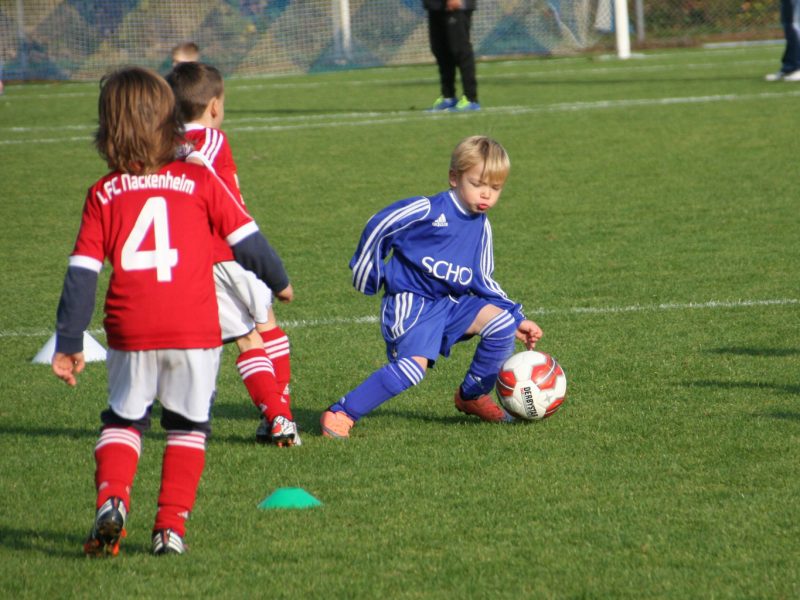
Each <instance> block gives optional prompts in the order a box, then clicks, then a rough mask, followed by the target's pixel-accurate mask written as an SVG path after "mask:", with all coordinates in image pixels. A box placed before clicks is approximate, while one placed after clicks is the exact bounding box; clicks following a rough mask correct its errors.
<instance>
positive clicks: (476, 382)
mask: <svg viewBox="0 0 800 600" xmlns="http://www.w3.org/2000/svg"><path fill="white" fill-rule="evenodd" d="M516 330H517V324H516V323H515V322H514V317H512V316H511V314H510V313H509V312H508V311H505V310H504V311H503V312H501V313H500V314H498V315H497V316H496V317H495V318H493V319H492V320H491V321H489V322H488V323H487V324H486V325H484V327H483V329H481V330H480V332H478V335H480V336H481V341H480V342H478V347H477V348H476V349H475V355H474V356H473V358H472V364H471V365H470V366H469V371H467V375H466V377H464V382H463V383H462V384H461V397H462V398H464V399H467V400H469V399H473V398H477V397H478V396H482V395H483V394H488V393H489V392H491V391H492V388H494V384H495V382H496V381H497V373H498V372H499V371H500V367H501V366H503V362H505V360H506V359H507V358H508V357H509V356H511V353H512V352H514V333H515V332H516Z"/></svg>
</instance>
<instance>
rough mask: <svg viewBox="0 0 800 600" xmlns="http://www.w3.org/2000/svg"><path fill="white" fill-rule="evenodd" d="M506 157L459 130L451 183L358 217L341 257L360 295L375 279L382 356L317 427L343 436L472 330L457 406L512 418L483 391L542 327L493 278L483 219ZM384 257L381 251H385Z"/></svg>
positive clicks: (491, 417)
mask: <svg viewBox="0 0 800 600" xmlns="http://www.w3.org/2000/svg"><path fill="white" fill-rule="evenodd" d="M510 168H511V162H510V160H509V158H508V154H507V153H506V151H505V149H504V148H503V147H502V146H501V145H500V144H499V143H497V142H496V141H494V140H493V139H491V138H488V137H485V136H472V137H469V138H466V139H464V140H462V141H461V142H460V143H459V144H458V145H457V146H456V148H455V150H454V151H453V154H452V157H451V159H450V172H449V179H450V189H449V190H447V191H444V192H441V193H439V194H436V195H434V196H431V197H425V196H417V197H414V198H408V199H406V200H400V201H398V202H395V203H393V204H391V205H389V206H387V207H386V208H384V209H383V210H381V211H379V212H378V213H376V214H375V215H373V216H372V217H371V218H370V219H369V221H368V222H367V226H366V227H365V229H364V231H363V233H362V234H361V239H360V241H359V243H358V248H357V249H356V253H355V255H354V256H353V258H352V259H351V260H350V268H351V269H352V271H353V285H354V286H355V288H356V289H357V290H358V291H360V292H362V293H364V294H367V295H372V294H375V293H377V292H378V290H379V289H380V288H381V287H383V290H384V296H383V300H382V302H381V331H382V333H383V337H384V339H385V341H386V354H387V357H388V359H389V362H388V364H386V365H384V366H383V367H381V368H380V369H378V370H377V371H375V372H374V373H372V375H370V376H369V377H367V379H366V380H364V382H363V383H361V385H359V386H358V387H356V388H355V389H354V390H352V391H350V392H348V393H347V394H345V395H344V396H343V397H342V398H340V399H339V401H338V402H336V403H334V404H333V405H331V406H330V407H328V409H327V410H326V411H325V412H324V413H323V414H322V418H321V424H322V433H323V435H325V436H328V437H334V438H347V437H349V436H350V429H352V427H353V425H355V423H356V422H357V421H358V420H359V419H360V418H361V417H363V416H364V415H366V414H368V413H369V412H371V411H373V410H374V409H376V408H377V407H378V406H380V405H381V404H382V403H384V402H386V401H387V400H389V399H390V398H393V397H394V396H397V395H398V394H400V393H401V392H403V391H405V390H407V389H408V388H410V387H411V386H413V385H416V384H418V383H419V382H420V381H422V378H423V377H424V376H425V372H426V370H427V369H428V367H429V366H433V364H434V362H435V361H436V359H437V358H438V357H439V355H440V354H441V355H442V356H445V357H446V356H449V354H450V349H451V348H452V347H453V345H454V344H456V343H457V342H460V341H464V340H467V339H470V338H472V337H473V336H475V335H478V336H480V341H479V342H478V345H477V347H476V349H475V355H474V357H473V359H472V364H471V365H470V367H469V370H468V371H467V374H466V376H465V377H464V381H463V382H462V383H461V385H460V386H459V387H458V388H457V389H456V392H455V397H454V402H455V405H456V408H457V409H458V410H460V411H461V412H463V413H466V414H471V415H476V416H478V417H479V418H481V419H482V420H484V421H510V420H512V418H511V417H510V416H509V415H508V414H507V413H506V412H505V411H504V410H503V409H502V408H500V407H499V406H498V405H497V404H495V403H494V401H493V400H492V398H491V396H490V393H491V391H492V389H493V388H494V384H495V381H496V380H497V373H498V371H499V370H500V367H501V365H502V364H503V362H504V361H505V359H506V358H508V357H509V356H510V355H511V354H512V353H513V351H514V340H515V339H519V340H520V341H522V342H523V343H524V344H525V346H526V347H527V348H528V349H531V348H533V347H534V346H535V345H536V342H537V341H539V339H540V338H541V336H542V330H541V328H540V327H539V326H538V325H537V324H536V323H534V322H533V321H530V320H528V319H526V318H525V315H524V314H523V313H522V305H520V304H516V303H514V302H513V301H512V300H509V299H508V296H506V294H505V293H504V292H503V290H502V289H501V288H500V286H499V285H498V284H497V282H496V281H495V280H494V279H493V278H492V272H493V271H494V255H493V250H492V229H491V226H490V225H489V220H488V218H487V216H486V213H487V212H488V211H489V210H490V209H491V208H492V207H493V206H494V205H495V204H497V201H498V199H499V198H500V193H501V192H502V190H503V184H504V183H505V181H506V178H507V177H508V173H509V170H510ZM390 255H391V258H389V260H388V261H387V260H386V259H387V257H389V256H390Z"/></svg>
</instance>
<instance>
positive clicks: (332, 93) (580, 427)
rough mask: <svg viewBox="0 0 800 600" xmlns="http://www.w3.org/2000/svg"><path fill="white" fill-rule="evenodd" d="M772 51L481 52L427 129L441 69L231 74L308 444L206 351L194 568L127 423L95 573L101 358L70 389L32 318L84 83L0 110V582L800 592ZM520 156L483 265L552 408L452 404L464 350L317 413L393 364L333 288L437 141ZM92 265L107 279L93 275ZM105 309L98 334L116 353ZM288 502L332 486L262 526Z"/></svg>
mask: <svg viewBox="0 0 800 600" xmlns="http://www.w3.org/2000/svg"><path fill="white" fill-rule="evenodd" d="M780 52H781V48H780V46H768V47H757V48H750V49H728V50H714V51H711V50H682V51H675V52H661V53H657V54H656V53H654V54H648V55H647V56H645V57H642V58H637V59H633V60H630V61H625V62H620V61H617V60H615V59H611V60H603V59H601V58H599V57H595V58H565V59H552V60H519V61H507V62H492V63H481V64H480V65H479V71H478V75H479V82H480V85H481V101H482V103H483V105H484V110H483V111H481V112H480V113H476V114H469V115H457V114H444V115H431V114H426V113H424V112H423V111H422V109H423V108H424V107H425V106H427V105H428V104H429V103H430V102H432V101H433V99H434V97H435V96H436V95H437V94H436V92H437V83H436V77H435V68H434V67H433V66H431V65H423V66H415V67H397V68H388V69H376V70H364V71H355V72H340V73H334V74H323V75H315V76H304V77H281V78H263V79H246V80H245V79H239V80H236V79H234V80H230V81H228V83H227V92H226V115H227V117H226V123H225V129H226V130H227V132H228V134H229V137H230V141H231V145H232V147H233V151H234V154H235V156H236V158H237V162H238V165H239V175H240V178H241V181H242V188H243V192H244V194H245V198H246V199H247V200H248V202H249V205H250V207H251V211H252V212H253V214H254V215H255V217H256V218H257V220H258V221H259V222H260V224H261V226H262V229H263V230H264V231H265V232H266V234H267V235H268V237H269V238H270V240H271V242H272V243H273V244H274V245H275V246H276V247H277V248H278V249H279V251H280V252H281V254H282V256H283V258H284V260H285V262H286V265H287V268H288V270H289V272H290V275H291V276H292V279H293V283H294V287H295V291H296V302H294V303H293V304H291V305H288V306H279V307H278V316H279V318H280V319H281V320H282V321H283V322H284V323H285V325H286V330H287V332H288V333H289V336H290V338H291V340H292V344H293V361H294V362H293V368H294V382H293V396H294V402H295V415H296V417H297V419H298V421H299V423H300V424H301V426H302V428H303V431H304V437H303V440H304V445H303V446H302V447H300V448H294V449H289V450H286V449H278V448H273V447H261V446H257V445H256V444H255V443H254V441H253V433H254V430H255V427H256V424H257V418H256V411H255V409H254V408H253V407H252V405H251V404H250V402H249V400H248V398H247V396H246V393H245V390H244V387H243V386H242V385H241V382H240V380H239V378H238V375H237V374H236V371H235V368H234V365H233V359H234V352H232V351H231V350H232V349H228V350H227V351H226V353H225V357H224V361H223V366H222V369H221V372H220V377H219V396H218V400H217V404H216V406H215V412H214V428H215V429H214V435H213V438H212V439H211V441H210V443H209V451H208V461H207V468H206V472H205V474H204V477H203V480H202V482H201V487H200V491H199V495H198V500H197V504H196V507H195V513H194V515H193V517H192V519H191V520H190V522H189V524H188V533H187V542H188V543H189V545H190V553H189V554H187V555H186V556H183V557H174V558H172V557H170V558H167V559H155V558H154V557H152V556H150V555H149V544H150V541H149V537H150V528H151V526H152V519H153V515H154V510H155V498H156V493H157V489H158V473H159V468H160V461H161V452H162V450H163V445H164V437H163V434H162V433H161V430H160V428H159V427H158V426H157V425H156V426H154V431H153V432H151V433H150V434H149V435H148V436H147V437H146V441H145V446H144V453H143V456H142V460H141V462H140V469H139V473H138V476H137V480H136V486H135V489H134V493H133V512H132V514H131V516H130V520H129V526H128V538H127V539H126V540H125V542H124V545H123V549H122V552H121V555H120V556H119V557H118V558H117V559H114V560H109V561H92V560H88V559H85V558H84V557H83V556H82V554H81V543H82V541H83V539H84V537H85V535H86V533H87V532H88V530H89V528H90V525H91V522H92V518H93V515H94V504H93V503H94V489H93V469H94V463H93V458H92V451H93V447H94V444H95V441H96V438H97V431H98V426H99V421H98V413H99V411H100V410H101V409H102V408H104V406H105V381H106V374H105V369H104V367H103V365H102V364H99V363H93V364H90V365H89V366H88V368H87V370H86V371H85V373H84V374H83V376H82V377H81V379H80V382H79V385H78V387H77V388H75V389H69V388H67V387H66V386H64V385H63V384H62V383H61V382H59V381H58V380H56V378H55V377H53V376H52V375H51V374H50V372H49V369H48V368H47V367H46V366H43V365H32V364H30V360H31V358H32V357H33V356H34V354H35V353H36V352H37V351H38V349H39V348H40V347H41V346H42V345H43V344H44V342H45V341H46V340H47V338H48V337H49V336H50V334H51V333H52V330H53V325H54V318H55V317H54V315H55V309H56V304H57V302H58V296H59V293H60V289H61V283H62V278H63V274H64V271H65V268H66V258H67V256H68V254H69V252H70V251H71V248H72V244H73V241H74V238H75V234H76V232H77V228H78V225H79V220H80V211H81V206H82V203H83V196H84V193H85V190H86V188H87V187H88V186H89V185H90V184H91V183H92V182H94V181H95V179H97V178H98V177H99V176H100V175H102V174H103V172H104V165H103V163H102V162H101V161H100V160H99V159H98V157H97V156H96V154H95V153H94V151H93V150H92V148H91V144H90V138H91V134H92V129H93V123H94V121H95V118H96V116H95V110H96V97H97V85H96V84H70V83H60V84H41V85H33V84H31V85H24V86H16V85H10V86H7V88H6V94H5V95H4V96H2V97H0V173H1V175H0V196H2V204H0V215H2V222H3V225H4V226H3V229H4V232H3V235H2V238H0V239H1V240H2V241H0V244H2V246H0V250H1V253H2V256H3V261H2V266H0V269H1V274H2V281H3V284H2V295H1V296H0V360H2V364H3V374H2V376H1V379H0V380H1V381H2V403H0V592H2V595H3V597H7V598H21V597H29V598H67V597H101V596H102V597H111V598H116V597H130V598H145V597H147V598H151V597H152V598H156V597H164V596H168V595H171V596H180V597H225V598H244V597H263V598H365V599H371V598H381V597H382V598H593V599H601V598H632V599H633V598H636V599H638V598H681V599H683V598H786V599H791V598H797V597H798V596H800V525H798V517H797V514H798V506H799V504H798V503H799V502H800V477H798V465H800V407H799V406H798V402H800V286H799V285H798V275H799V272H798V265H799V264H800V239H799V238H798V232H799V231H800V211H799V210H798V208H799V207H800V204H799V203H798V192H797V188H798V185H797V173H796V171H797V160H798V159H797V157H798V151H799V150H800V137H799V136H798V110H797V107H798V103H800V87H795V86H793V85H792V84H785V83H776V84H767V83H765V82H763V75H764V74H765V73H767V72H770V71H772V70H776V69H777V67H778V61H779V57H780ZM475 133H486V134H490V135H492V136H493V137H495V138H497V139H498V140H499V141H501V142H502V143H503V144H504V145H505V146H506V148H507V149H508V151H509V153H510V155H511V159H512V172H511V177H510V179H509V181H508V183H507V185H506V189H505V191H504V193H503V197H502V198H501V201H500V203H499V204H498V206H497V207H496V208H495V209H494V210H493V212H492V214H491V219H492V224H493V228H494V238H495V258H496V265H497V266H496V271H495V275H496V278H497V280H498V281H499V282H500V283H501V284H502V285H503V287H504V289H505V291H506V292H507V293H508V294H509V295H510V296H511V297H512V298H514V299H516V300H518V301H521V302H523V303H524V304H525V306H526V309H527V313H528V315H529V317H530V318H532V319H533V320H535V321H537V322H538V323H539V324H540V325H541V326H542V328H543V329H544V332H545V336H544V338H543V340H542V342H541V343H540V348H541V349H542V350H544V351H546V352H550V353H552V354H553V355H555V356H556V357H557V358H558V359H559V361H560V362H561V364H562V365H563V366H564V369H565V370H566V372H567V376H568V378H569V391H568V397H567V400H566V401H565V403H564V404H563V406H562V408H561V410H560V411H559V412H558V413H557V414H556V415H555V416H554V417H553V418H552V419H550V420H548V421H546V422H543V423H537V424H516V425H492V424H484V423H480V422H478V421H477V419H474V418H469V417H465V416H464V415H461V414H460V413H458V412H456V410H455V409H454V407H453V404H452V392H453V389H454V388H455V386H456V385H457V384H458V383H459V382H460V380H461V377H462V375H463V372H464V370H465V369H466V367H467V364H468V361H469V359H470V356H471V352H472V348H473V346H472V344H462V345H461V346H459V347H457V349H456V351H455V352H454V354H453V356H452V357H451V358H450V359H449V360H443V361H441V362H440V363H439V364H438V365H437V367H436V368H435V369H434V370H433V371H431V372H430V373H429V374H428V376H427V377H426V379H425V381H424V382H423V383H422V384H421V385H420V386H418V387H417V388H415V389H413V390H410V391H409V392H407V393H406V394H405V395H403V396H401V397H399V398H396V399H395V400H393V401H391V402H389V403H387V404H386V405H384V406H383V407H381V408H380V409H378V411H376V412H375V413H374V414H373V415H371V416H370V417H368V418H366V419H364V420H363V421H362V422H361V423H360V424H359V425H358V426H357V428H356V429H354V431H353V436H352V438H351V439H350V440H349V441H347V442H342V443H339V442H336V441H333V440H329V439H324V438H322V437H321V434H320V427H319V421H318V419H319V415H320V413H321V411H322V410H323V409H324V408H325V407H326V406H327V405H328V404H329V403H331V402H333V401H334V400H336V399H337V398H338V397H339V396H340V395H341V394H343V393H344V392H346V391H348V390H349V389H350V388H352V387H353V386H355V385H356V384H357V383H359V382H360V381H361V380H362V378H363V377H364V376H366V375H367V374H368V373H370V372H371V371H372V370H373V369H374V368H376V367H377V366H379V365H380V364H381V363H382V362H383V343H382V340H381V338H380V333H379V331H378V326H377V325H376V323H375V318H376V317H377V309H378V299H377V298H374V297H373V298H367V297H363V296H360V295H359V294H358V293H357V292H356V291H355V290H353V288H352V287H351V285H350V275H349V270H348V268H347V263H348V260H349V258H350V256H351V253H352V252H353V250H354V249H355V244H356V241H357V239H358V235H359V233H360V231H361V228H362V226H363V224H364V223H365V221H366V219H367V218H368V217H369V216H370V215H371V214H372V213H373V212H375V211H376V210H377V209H378V208H380V207H382V206H384V205H385V204H388V203H389V202H391V201H393V200H397V199H400V198H405V197H408V196H412V195H417V194H428V193H435V192H438V191H441V190H442V189H444V188H445V187H446V185H447V164H448V160H449V155H450V152H451V150H452V148H453V146H454V145H455V144H456V143H457V142H458V141H459V140H460V139H461V138H462V137H465V136H467V135H471V134H475ZM106 276H107V274H106ZM101 307H102V301H99V302H98V310H97V313H96V315H95V319H94V322H93V324H92V331H93V332H94V334H95V335H96V337H97V338H98V339H99V340H100V341H101V342H104V341H105V339H104V337H103V335H102V333H101V331H100V328H101V319H102V315H101ZM280 487H302V488H304V489H305V490H307V491H308V492H309V493H311V494H313V495H314V496H316V497H317V498H319V499H320V500H321V501H322V502H323V506H322V507H319V508H314V509H311V510H303V511H262V510H258V509H257V504H258V503H259V502H260V501H261V500H263V499H264V498H265V497H266V496H268V495H269V494H270V493H271V492H272V491H274V490H275V489H277V488H280Z"/></svg>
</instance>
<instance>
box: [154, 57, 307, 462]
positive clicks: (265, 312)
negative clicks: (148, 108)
mask: <svg viewBox="0 0 800 600" xmlns="http://www.w3.org/2000/svg"><path fill="white" fill-rule="evenodd" d="M167 82H168V83H169V84H170V86H172V90H173V92H174V93H175V98H176V102H177V105H178V111H179V114H180V115H181V118H182V119H183V121H184V127H185V129H186V132H185V137H186V140H187V142H188V143H187V144H186V146H184V148H182V154H184V155H185V156H186V160H188V161H190V162H197V163H198V164H202V165H205V166H206V167H208V168H209V169H211V170H212V171H213V172H214V173H216V174H217V175H219V177H220V178H221V179H222V180H223V181H224V182H225V184H226V185H227V186H228V189H229V190H230V191H231V193H232V194H233V195H234V196H236V198H237V200H238V201H239V202H240V204H241V205H242V207H244V200H243V199H242V194H241V192H240V190H239V179H238V177H237V174H236V163H235V162H234V160H233V154H232V152H231V148H230V145H229V144H228V140H227V139H226V137H225V134H224V133H223V132H222V131H221V130H220V127H221V125H222V121H223V119H224V118H225V95H224V86H223V81H222V75H221V74H220V72H219V71H218V70H217V69H216V68H215V67H213V66H211V65H207V64H205V63H200V62H184V63H180V64H176V65H175V66H174V67H173V69H172V71H171V72H170V73H169V74H168V75H167ZM273 254H274V253H273ZM274 258H275V259H276V260H277V255H274ZM214 262H215V265H214V279H215V282H216V286H217V303H218V304H219V316H220V325H221V327H222V339H223V340H224V341H225V342H230V341H235V342H236V345H237V346H238V348H239V357H238V359H237V361H236V365H237V367H238V369H239V374H240V376H241V378H242V381H243V382H244V385H245V387H246V388H247V391H248V393H249V394H250V398H251V400H252V402H253V404H254V405H255V406H256V408H258V410H259V412H260V413H261V415H262V419H261V424H260V425H259V426H258V428H257V430H256V440H257V441H258V442H261V443H273V444H275V445H277V446H299V445H300V443H301V440H300V434H299V432H298V428H297V425H296V423H295V422H294V419H293V416H292V411H291V405H290V404H291V398H290V394H289V379H290V377H291V364H290V357H289V338H288V337H287V336H286V333H285V332H284V331H283V329H281V328H280V327H279V326H278V324H277V322H276V320H275V314H274V312H273V310H272V293H274V294H275V296H276V297H277V298H278V300H280V301H282V302H289V301H291V300H292V298H293V295H294V292H293V289H292V286H291V285H290V284H289V280H288V279H286V278H285V274H282V273H281V272H276V273H275V277H273V278H272V279H267V280H266V283H267V285H266V286H265V285H264V284H263V283H262V282H261V281H260V280H258V279H256V278H255V277H254V276H253V274H252V273H249V272H247V271H246V270H244V269H242V267H241V266H240V265H238V264H237V263H236V262H235V261H234V260H233V256H232V254H231V250H230V248H229V247H228V245H227V244H225V242H224V240H223V239H222V237H220V236H218V238H217V240H216V242H215V253H214ZM282 275H283V276H282ZM267 286H268V287H267Z"/></svg>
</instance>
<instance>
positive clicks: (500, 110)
mask: <svg viewBox="0 0 800 600" xmlns="http://www.w3.org/2000/svg"><path fill="white" fill-rule="evenodd" d="M797 96H800V90H794V91H787V92H762V93H758V94H716V95H711V96H675V97H667V98H631V99H622V100H597V101H593V102H559V103H555V104H547V105H544V106H497V107H488V108H485V109H483V110H482V111H481V113H482V114H488V115H509V116H518V115H530V114H544V113H560V112H581V111H588V110H609V109H617V108H631V107H650V106H675V105H683V104H709V103H715V102H745V101H750V100H771V99H777V98H788V97H797ZM474 116H477V117H479V116H480V114H474V115H467V114H460V115H456V114H438V113H426V112H423V111H418V110H417V111H394V112H385V113H380V112H353V113H344V114H342V113H334V114H322V115H307V116H297V117H262V118H252V119H240V120H236V119H231V120H229V122H228V125H227V126H226V127H225V131H226V132H228V133H229V134H230V133H253V132H266V131H272V132H275V131H288V130H297V129H321V128H327V127H356V126H360V127H363V126H370V125H387V124H401V123H408V122H409V121H424V120H442V119H454V118H455V119H457V118H471V117H474ZM245 123H252V124H251V125H245ZM34 130H35V128H23V127H15V128H14V132H15V133H25V132H26V131H34ZM58 130H59V129H58V128H55V129H50V131H58ZM64 142H84V143H89V142H90V137H89V129H88V128H87V135H86V137H64V138H39V139H31V138H27V139H20V140H0V146H2V145H11V144H48V143H64Z"/></svg>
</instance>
